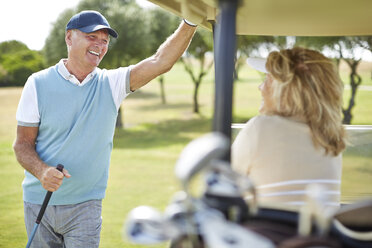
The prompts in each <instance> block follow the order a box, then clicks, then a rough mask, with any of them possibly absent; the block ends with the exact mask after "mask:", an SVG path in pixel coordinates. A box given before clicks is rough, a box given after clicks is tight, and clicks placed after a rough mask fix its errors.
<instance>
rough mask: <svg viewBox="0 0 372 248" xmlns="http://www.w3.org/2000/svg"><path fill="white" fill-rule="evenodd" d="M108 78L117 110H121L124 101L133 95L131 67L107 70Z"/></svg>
mask: <svg viewBox="0 0 372 248" xmlns="http://www.w3.org/2000/svg"><path fill="white" fill-rule="evenodd" d="M107 76H108V79H109V82H110V88H111V92H112V97H113V99H114V102H115V105H116V109H119V107H120V105H121V103H122V102H123V100H124V99H125V98H126V97H127V96H128V95H129V94H130V93H132V91H131V90H130V67H120V68H118V69H114V70H107Z"/></svg>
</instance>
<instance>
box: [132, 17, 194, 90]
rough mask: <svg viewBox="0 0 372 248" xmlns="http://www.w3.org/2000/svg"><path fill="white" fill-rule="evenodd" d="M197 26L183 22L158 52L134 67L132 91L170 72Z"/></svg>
mask: <svg viewBox="0 0 372 248" xmlns="http://www.w3.org/2000/svg"><path fill="white" fill-rule="evenodd" d="M195 30H196V26H193V25H190V24H188V23H186V22H185V21H182V23H181V24H180V26H179V27H178V29H177V30H176V31H175V32H174V33H173V34H172V35H171V36H169V37H168V39H167V40H166V41H165V42H164V43H163V44H162V45H161V46H160V47H159V49H158V50H157V52H156V53H155V54H154V55H153V56H151V57H149V58H147V59H145V60H142V61H141V62H139V63H138V64H136V65H134V66H133V67H132V69H131V73H130V89H131V90H132V91H134V90H136V89H138V88H141V87H142V86H143V85H145V84H147V83H148V82H150V81H151V80H152V79H154V78H155V77H157V76H159V75H161V74H163V73H165V72H167V71H169V70H170V69H171V68H172V66H173V65H174V64H175V63H176V62H177V60H178V59H179V58H180V57H181V56H182V54H183V53H184V51H185V50H186V49H187V47H188V46H189V44H190V41H191V39H192V37H193V36H194V33H195Z"/></svg>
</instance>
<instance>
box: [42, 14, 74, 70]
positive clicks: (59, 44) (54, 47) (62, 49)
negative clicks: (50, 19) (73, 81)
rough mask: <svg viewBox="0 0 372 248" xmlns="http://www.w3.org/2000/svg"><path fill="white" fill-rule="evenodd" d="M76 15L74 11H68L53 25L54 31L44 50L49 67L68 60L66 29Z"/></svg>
mask: <svg viewBox="0 0 372 248" xmlns="http://www.w3.org/2000/svg"><path fill="white" fill-rule="evenodd" d="M75 13H76V12H75V10H74V9H66V10H65V11H63V12H62V13H61V14H60V15H59V16H58V18H57V20H56V21H55V22H54V23H53V26H52V30H51V32H50V33H49V35H48V37H47V39H46V41H45V45H44V47H43V50H42V53H43V55H44V58H45V62H46V64H47V66H52V65H55V64H56V63H58V61H59V60H60V59H62V58H67V46H66V42H65V29H66V25H67V22H68V21H69V20H70V19H71V17H72V16H73V15H74V14H75Z"/></svg>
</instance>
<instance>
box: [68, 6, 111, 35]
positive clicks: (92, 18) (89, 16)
mask: <svg viewBox="0 0 372 248" xmlns="http://www.w3.org/2000/svg"><path fill="white" fill-rule="evenodd" d="M71 29H79V30H80V31H82V32H84V33H92V32H95V31H97V30H100V29H107V31H108V33H109V34H110V35H111V36H112V37H114V38H117V37H118V33H117V32H116V31H115V30H114V29H112V28H111V27H110V24H109V23H108V21H107V20H106V18H105V17H104V16H103V15H102V14H101V13H99V12H97V11H94V10H85V11H82V12H80V13H78V14H76V15H74V16H73V17H71V19H70V21H69V22H68V23H67V26H66V31H67V30H71Z"/></svg>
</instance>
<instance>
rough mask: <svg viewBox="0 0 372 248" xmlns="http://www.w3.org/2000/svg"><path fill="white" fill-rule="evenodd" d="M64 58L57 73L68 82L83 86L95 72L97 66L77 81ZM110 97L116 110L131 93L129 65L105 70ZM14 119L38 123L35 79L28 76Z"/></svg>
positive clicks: (58, 65)
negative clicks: (81, 80)
mask: <svg viewBox="0 0 372 248" xmlns="http://www.w3.org/2000/svg"><path fill="white" fill-rule="evenodd" d="M65 60H66V59H61V60H60V61H59V63H58V64H57V69H58V73H59V74H60V75H61V76H62V77H63V78H64V79H66V80H68V81H69V82H70V83H72V84H75V85H78V86H83V85H85V84H87V83H88V82H89V81H90V79H92V78H93V76H94V75H95V74H96V73H97V70H98V69H97V68H96V69H94V70H93V71H92V72H91V73H89V74H88V76H87V77H86V78H85V79H84V80H83V82H81V83H80V82H79V80H78V79H77V78H76V77H75V76H74V75H72V74H70V72H69V71H68V70H67V68H66V66H65V64H64V62H65ZM107 75H108V78H109V83H110V88H111V92H112V97H113V99H114V102H115V105H116V109H117V110H118V109H119V107H120V105H121V103H122V101H123V100H124V98H125V97H126V96H127V95H128V94H129V93H131V91H130V85H129V81H130V80H129V77H130V67H129V68H128V67H120V68H118V69H114V70H107ZM16 119H17V121H18V122H21V123H35V124H36V123H39V122H40V114H39V109H38V103H37V92H36V87H35V80H34V78H33V77H32V76H30V77H29V78H28V80H27V82H26V84H25V86H24V88H23V91H22V96H21V99H20V101H19V105H18V109H17V114H16Z"/></svg>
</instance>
